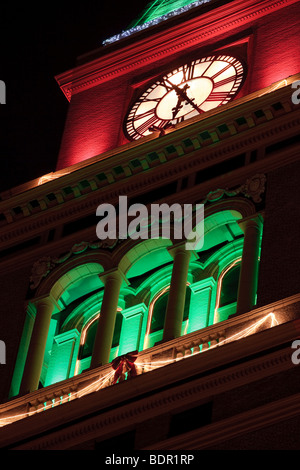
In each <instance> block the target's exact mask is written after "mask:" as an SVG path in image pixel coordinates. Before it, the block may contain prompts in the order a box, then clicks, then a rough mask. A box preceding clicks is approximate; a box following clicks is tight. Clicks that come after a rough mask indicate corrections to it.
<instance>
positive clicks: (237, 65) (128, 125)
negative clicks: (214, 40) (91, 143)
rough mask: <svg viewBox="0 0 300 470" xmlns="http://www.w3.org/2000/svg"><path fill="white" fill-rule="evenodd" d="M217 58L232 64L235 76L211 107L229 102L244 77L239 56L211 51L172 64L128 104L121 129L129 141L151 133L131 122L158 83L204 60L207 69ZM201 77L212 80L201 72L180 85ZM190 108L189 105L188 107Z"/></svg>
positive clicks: (235, 94) (237, 90)
mask: <svg viewBox="0 0 300 470" xmlns="http://www.w3.org/2000/svg"><path fill="white" fill-rule="evenodd" d="M226 59H230V61H228V60H226ZM217 60H219V61H220V60H222V61H223V62H227V63H228V64H230V65H231V66H233V67H234V69H235V77H234V79H233V80H232V82H234V83H233V85H232V86H231V88H230V90H229V91H228V92H226V93H227V95H226V96H225V95H224V93H225V92H224V93H223V95H222V98H223V99H222V100H219V101H218V103H219V104H217V105H215V106H213V107H212V108H211V109H215V108H217V107H219V106H221V105H224V104H226V103H228V102H230V101H231V100H232V99H234V98H235V97H236V96H237V94H238V93H239V91H240V90H241V87H242V86H243V84H244V81H245V78H246V66H245V63H244V61H243V60H242V59H241V58H238V57H237V56H236V55H229V54H226V53H224V54H220V53H213V54H211V55H203V56H198V57H196V58H193V59H190V60H187V61H184V63H182V62H181V63H179V65H178V66H174V67H172V68H170V69H169V70H167V71H165V72H163V73H161V74H160V75H158V76H157V77H156V78H154V79H152V81H149V82H148V84H147V85H146V86H145V87H144V90H142V91H141V92H140V93H139V95H138V96H137V97H136V98H135V99H134V101H133V103H132V104H131V105H130V107H129V110H128V112H127V114H126V117H125V119H124V122H123V131H124V134H125V137H126V138H127V139H128V140H129V141H136V140H139V139H141V138H142V137H145V136H146V135H151V133H147V134H145V133H139V132H137V130H136V129H135V128H134V125H133V122H134V117H133V116H134V115H136V111H137V110H138V108H139V107H140V105H141V103H142V102H144V103H145V100H146V98H147V96H148V95H149V94H150V93H151V92H152V91H153V90H154V89H155V88H157V87H158V86H159V85H161V83H162V82H165V80H167V77H169V78H170V77H172V76H174V75H175V74H176V73H178V72H179V71H181V70H182V69H184V68H186V70H189V69H190V68H191V67H195V65H199V64H201V63H204V62H205V61H206V62H207V61H210V65H209V66H208V68H207V69H209V67H210V66H211V64H212V63H213V62H215V61H217ZM221 73H223V70H222V71H221V72H220V73H218V75H221ZM201 78H205V79H206V78H209V79H210V80H211V81H213V80H212V78H211V77H209V76H208V77H207V76H205V74H203V75H202V74H201V75H200V76H197V75H196V76H193V77H192V78H190V79H189V80H183V81H182V82H181V83H180V85H181V84H183V83H187V82H190V81H191V80H200V79H201ZM213 83H214V85H216V84H217V83H218V82H214V81H213ZM163 86H164V85H163ZM218 87H220V85H217V86H213V87H212V90H211V93H210V94H212V93H213V92H214V89H215V88H218ZM170 92H173V90H172V91H171V90H169V91H167V92H166V93H165V95H164V96H162V98H161V99H160V101H159V102H158V103H157V105H155V106H154V108H153V109H155V110H157V108H158V106H159V105H160V103H161V101H162V100H163V99H165V98H166V95H167V94H168V93H170ZM178 96H179V95H178V94H177V99H178ZM209 96H210V95H208V97H207V98H206V100H204V102H202V103H201V105H199V106H200V108H201V106H202V105H203V104H204V103H206V102H207V101H208V98H209ZM181 101H182V100H181ZM210 101H216V100H211V99H210ZM216 102H217V101H216ZM186 104H187V103H186ZM191 104H192V103H191ZM190 109H191V107H190ZM209 110H210V109H208V110H204V111H202V110H201V114H202V113H205V112H206V111H209ZM198 111H199V110H198ZM189 114H192V113H191V111H189V112H187V113H186V114H184V115H183V116H180V117H181V120H179V119H177V118H176V119H175V120H174V119H169V120H166V121H165V122H164V125H166V124H172V122H173V124H177V123H178V122H182V121H186V120H187V119H189V118H185V116H188V115H189ZM194 115H199V112H196V113H195V112H194ZM156 117H157V115H156ZM190 117H193V116H190ZM158 120H161V119H158ZM174 121H177V122H174ZM161 126H162V123H161ZM158 128H159V126H158ZM129 129H130V130H129ZM145 132H146V131H145Z"/></svg>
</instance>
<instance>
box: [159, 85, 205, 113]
mask: <svg viewBox="0 0 300 470" xmlns="http://www.w3.org/2000/svg"><path fill="white" fill-rule="evenodd" d="M165 81H166V82H167V83H168V84H169V85H170V86H171V87H172V88H173V90H174V91H175V92H176V94H177V96H178V103H177V106H178V104H181V102H182V101H186V102H187V103H189V104H190V105H191V106H193V108H194V109H196V110H197V111H198V113H199V114H201V113H202V111H201V109H200V108H198V106H197V105H196V103H194V98H193V99H191V98H189V97H188V95H187V93H186V90H187V88H189V85H188V84H185V86H184V87H183V88H180V87H179V86H177V85H175V84H174V83H172V82H170V81H169V80H165ZM177 106H176V107H177ZM173 109H174V108H173ZM177 112H178V111H177ZM176 114H177V113H176ZM173 118H174V116H173Z"/></svg>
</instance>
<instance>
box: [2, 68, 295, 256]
mask: <svg viewBox="0 0 300 470" xmlns="http://www.w3.org/2000/svg"><path fill="white" fill-rule="evenodd" d="M297 78H299V76H298V75H297V76H295V77H292V78H291V80H292V81H294V80H296V79H297ZM271 90H272V88H271V87H270V88H268V89H267V90H263V91H261V92H260V94H255V97H253V96H249V97H248V99H245V98H244V99H241V100H237V101H236V102H233V103H231V104H229V106H228V107H227V105H226V106H224V107H223V109H221V110H220V108H219V109H218V111H214V112H213V113H207V115H205V117H204V118H202V119H199V118H198V119H196V120H195V121H194V120H191V122H190V123H189V124H188V125H183V126H181V127H179V128H178V129H177V130H175V131H173V132H172V133H170V134H167V135H165V136H164V137H161V138H156V139H150V140H148V139H146V141H145V142H144V143H140V144H138V145H134V146H130V147H129V148H125V149H122V148H121V149H117V151H116V154H115V155H113V154H110V156H108V157H107V158H105V155H104V156H103V157H104V158H103V159H102V160H101V161H99V157H98V158H95V159H91V161H89V162H88V163H85V165H84V166H82V167H79V168H78V169H77V170H76V169H75V168H74V169H73V171H71V168H70V173H69V174H67V175H65V176H60V177H58V178H57V179H54V180H53V181H50V182H48V183H46V184H42V185H38V186H36V185H35V186H33V187H32V188H31V189H28V190H27V191H25V192H21V193H19V194H16V195H14V196H12V197H10V198H9V199H5V200H3V201H2V202H0V213H2V215H1V219H0V240H1V242H2V246H3V247H5V246H10V245H11V244H12V243H17V241H18V240H20V241H21V240H22V239H23V240H24V236H25V235H26V237H27V238H29V237H30V236H31V237H32V236H35V235H36V234H38V233H42V232H43V231H45V230H49V229H50V228H51V227H54V226H57V224H60V223H67V222H69V221H72V220H76V219H79V218H82V217H84V216H86V215H88V214H91V212H94V211H95V208H96V207H97V206H98V205H99V204H101V203H103V202H107V201H109V202H113V201H114V200H116V201H117V198H118V196H119V195H120V194H127V195H128V197H135V196H137V195H138V194H141V191H142V192H147V191H151V190H154V189H156V188H157V187H158V185H166V184H167V183H169V182H172V181H176V180H178V178H179V177H181V178H182V177H184V176H189V175H191V174H193V173H195V172H197V171H200V170H201V169H204V168H206V167H209V166H210V167H211V166H212V165H216V164H218V163H220V162H224V161H227V160H230V158H231V157H233V156H235V155H239V154H241V153H243V152H250V151H251V150H255V149H257V148H263V147H264V146H268V145H271V144H273V143H274V140H275V139H278V140H280V138H281V139H287V138H289V137H293V136H294V135H296V133H297V127H298V126H299V123H300V108H299V106H296V105H293V104H292V101H291V88H290V86H286V87H283V88H280V89H278V90H276V91H273V92H272V91H271ZM270 91H271V92H270ZM259 95H260V96H259ZM251 97H252V98H253V99H250V98H251ZM275 104H276V106H277V107H278V106H279V108H278V109H275V108H274V105H275ZM258 111H260V113H258ZM257 114H259V116H257ZM100 157H102V156H100ZM295 159H298V156H297V155H296V154H295V152H294V151H293V149H286V150H285V151H284V160H283V158H282V155H281V154H280V152H278V153H276V152H275V154H274V155H273V154H271V155H269V154H268V155H267V156H264V155H262V156H261V157H260V159H259V160H258V161H256V162H255V163H252V164H251V165H249V164H246V165H245V166H242V167H241V168H239V169H236V170H235V171H231V173H230V175H226V173H225V174H223V175H222V178H221V180H222V181H223V184H224V183H225V182H226V180H227V179H228V178H229V180H228V181H227V182H226V183H225V184H226V185H227V187H233V185H234V184H236V185H239V184H242V183H244V179H245V178H248V177H249V176H251V175H253V174H255V173H256V172H267V171H269V170H270V169H271V168H272V167H273V168H276V167H278V166H281V165H283V164H287V163H288V162H289V161H294V160H295ZM58 176H59V175H58ZM235 178H236V179H235ZM241 179H242V180H241ZM217 180H218V179H217V178H215V179H213V180H210V181H207V182H205V181H204V182H203V183H202V184H201V185H197V194H198V198H199V197H201V194H202V197H204V196H205V195H206V194H207V193H208V192H209V191H210V190H213V189H218V188H217V186H215V185H216V184H219V183H218V181H217ZM229 181H230V183H229ZM221 188H222V186H221ZM223 188H225V187H224V186H223ZM190 191H192V192H193V191H194V190H193V189H191V190H190ZM6 194H7V193H6ZM7 195H8V194H7ZM2 197H4V198H5V194H3V195H2Z"/></svg>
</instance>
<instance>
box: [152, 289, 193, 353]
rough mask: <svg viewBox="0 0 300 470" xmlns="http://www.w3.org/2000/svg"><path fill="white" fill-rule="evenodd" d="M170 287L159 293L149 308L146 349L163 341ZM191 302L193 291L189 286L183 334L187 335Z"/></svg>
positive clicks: (186, 296)
mask: <svg viewBox="0 0 300 470" xmlns="http://www.w3.org/2000/svg"><path fill="white" fill-rule="evenodd" d="M169 290H170V286H167V287H166V288H164V289H163V290H162V291H161V292H159V293H158V294H157V295H156V296H155V297H154V299H153V300H152V302H151V303H150V306H149V312H148V326H147V331H146V338H145V343H144V349H146V348H150V347H152V346H154V345H155V343H157V342H158V341H161V340H162V337H163V329H164V323H165V317H166V310H167V305H168V297H169ZM190 300H191V289H190V287H189V285H187V287H186V295H185V305H184V313H183V321H182V331H181V334H182V335H183V334H186V332H187V325H188V319H189V312H190Z"/></svg>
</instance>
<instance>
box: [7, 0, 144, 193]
mask: <svg viewBox="0 0 300 470" xmlns="http://www.w3.org/2000/svg"><path fill="white" fill-rule="evenodd" d="M148 3H149V0H143V1H142V0H140V1H135V0H134V1H133V0H130V1H128V2H123V1H120V0H108V1H107V2H106V1H103V0H98V1H84V2H65V1H62V2H61V3H56V2H40V3H36V2H26V3H25V2H24V3H23V2H17V3H14V2H11V3H10V4H8V2H5V5H1V13H0V15H1V28H0V29H1V33H0V34H1V45H0V80H3V81H4V82H5V84H6V104H5V105H1V106H0V120H1V121H0V122H1V131H0V132H1V133H0V159H1V166H0V192H1V191H4V190H7V189H10V188H12V187H14V186H17V185H19V184H22V183H24V182H26V181H30V180H32V179H34V178H37V177H39V176H41V175H43V174H46V173H49V172H51V171H55V166H56V161H57V157H58V151H59V145H60V141H61V137H62V133H63V129H64V122H65V119H66V113H67V107H68V101H67V99H66V98H65V96H64V95H63V93H62V91H61V90H60V88H59V86H58V84H57V82H56V80H55V78H54V77H55V75H58V74H60V73H62V72H65V71H66V70H68V69H70V68H72V67H74V65H75V61H76V57H78V56H80V55H81V54H84V53H86V52H89V51H91V50H94V49H97V48H98V47H99V46H101V43H102V40H104V39H107V38H108V37H110V36H112V35H114V34H117V33H120V32H121V31H122V30H125V29H127V27H128V25H129V24H130V23H131V21H132V20H134V19H136V18H137V17H139V15H140V13H141V12H142V11H143V9H144V7H145V5H147V4H148Z"/></svg>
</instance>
